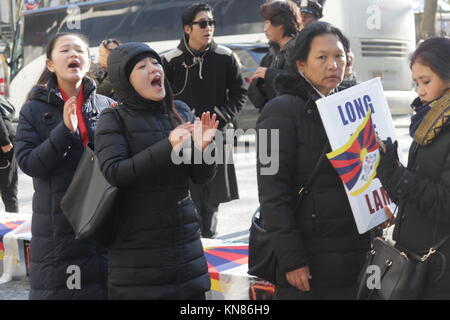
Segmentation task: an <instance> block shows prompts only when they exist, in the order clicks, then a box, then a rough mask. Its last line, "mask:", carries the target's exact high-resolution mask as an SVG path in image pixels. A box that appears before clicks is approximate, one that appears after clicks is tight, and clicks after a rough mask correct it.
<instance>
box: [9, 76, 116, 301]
mask: <svg viewBox="0 0 450 320" xmlns="http://www.w3.org/2000/svg"><path fill="white" fill-rule="evenodd" d="M83 85H84V96H85V99H86V100H85V104H84V105H83V115H84V118H85V121H86V126H87V128H88V131H89V141H91V142H93V140H94V130H95V126H96V123H97V120H98V117H99V115H100V112H101V111H102V110H103V109H104V108H107V107H108V106H109V104H110V102H111V101H112V100H110V99H108V98H106V97H104V96H101V95H97V94H96V93H95V83H94V81H93V80H91V79H89V78H84V79H83ZM63 107H64V101H63V100H62V98H61V95H60V93H59V92H58V89H57V85H56V79H55V78H52V79H51V80H50V81H49V83H48V85H47V88H44V87H37V88H36V89H35V91H34V93H33V95H32V96H31V99H30V101H29V102H27V103H26V104H25V105H24V106H23V107H22V110H21V112H20V116H19V124H18V126H17V136H16V138H17V142H16V146H15V149H16V156H17V161H18V163H19V167H20V168H21V169H22V171H23V172H24V173H25V174H27V175H29V176H31V177H32V178H33V185H34V196H33V217H32V228H31V232H32V235H33V238H32V240H31V252H30V255H31V269H30V286H31V291H30V299H89V300H91V299H106V298H107V291H106V283H107V279H106V277H107V261H106V255H105V254H104V249H99V248H96V247H95V246H93V245H90V244H86V243H82V242H79V241H76V240H75V238H74V237H75V235H74V233H73V230H72V227H71V226H70V224H69V222H68V221H67V219H66V218H65V216H64V214H63V213H62V211H61V207H60V202H61V199H62V197H63V196H64V193H65V191H66V189H67V187H68V186H69V184H70V182H71V180H72V177H73V174H74V173H75V170H76V168H77V165H78V162H79V160H80V157H81V154H82V152H83V146H82V143H81V139H80V137H79V135H74V134H72V133H71V132H70V131H69V129H68V128H67V127H66V126H65V125H64V122H63ZM69 266H78V267H80V271H81V272H80V274H81V289H73V290H69V289H68V287H67V280H68V278H69V277H70V276H71V275H73V274H74V273H70V272H69V273H68V270H69V271H70V269H68V267H69Z"/></svg>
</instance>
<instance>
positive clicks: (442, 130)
mask: <svg viewBox="0 0 450 320" xmlns="http://www.w3.org/2000/svg"><path fill="white" fill-rule="evenodd" d="M438 108H439V109H440V111H445V113H443V114H442V115H441V116H439V117H438V118H436V119H437V120H436V121H433V126H430V127H429V128H428V129H429V133H430V134H429V136H430V137H431V136H432V137H431V138H430V139H431V140H430V142H429V143H428V144H426V145H419V144H418V143H417V142H416V141H413V143H412V144H411V148H410V150H409V159H408V168H404V167H402V166H400V167H397V168H395V169H394V170H392V171H390V172H389V174H388V175H387V177H386V179H383V180H381V181H382V183H383V186H384V187H385V189H386V190H387V192H388V193H389V196H390V197H392V199H395V201H396V202H397V204H398V206H399V210H398V214H397V219H396V225H395V229H394V234H393V238H394V240H396V241H397V243H398V245H399V246H401V247H404V248H407V249H409V250H412V251H413V252H417V253H421V254H425V253H426V252H428V249H429V248H430V247H431V246H433V245H434V244H436V243H437V242H439V241H440V240H441V239H443V238H444V237H445V236H447V235H450V122H449V121H448V119H449V115H450V111H448V110H449V108H450V93H447V96H446V97H443V98H441V104H440V107H438V106H437V105H434V106H433V107H432V109H431V111H429V114H430V113H432V111H439V110H438ZM429 114H427V116H428V115H429ZM425 119H426V118H425ZM422 122H424V121H422ZM421 125H422V123H421ZM417 130H418V131H419V130H420V127H419V129H417ZM435 133H437V134H435ZM383 168H384V166H383V164H380V168H379V169H377V171H379V170H383ZM380 173H381V174H382V176H384V175H383V172H380ZM449 261H450V240H449V241H447V243H445V244H444V246H442V247H441V248H440V249H439V250H438V254H436V255H433V256H431V259H430V263H431V272H430V275H429V279H428V280H427V287H426V288H425V289H424V291H423V295H422V296H421V298H422V299H450V264H449Z"/></svg>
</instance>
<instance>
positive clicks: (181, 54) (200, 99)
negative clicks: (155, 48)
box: [163, 39, 247, 204]
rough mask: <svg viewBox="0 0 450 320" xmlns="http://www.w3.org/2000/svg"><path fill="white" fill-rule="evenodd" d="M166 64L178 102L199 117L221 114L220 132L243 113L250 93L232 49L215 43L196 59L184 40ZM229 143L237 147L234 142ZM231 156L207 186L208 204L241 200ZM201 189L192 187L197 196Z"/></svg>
mask: <svg viewBox="0 0 450 320" xmlns="http://www.w3.org/2000/svg"><path fill="white" fill-rule="evenodd" d="M197 54H198V53H197ZM163 63H164V70H165V72H166V76H167V79H168V80H169V82H170V85H171V86H172V89H173V91H174V92H175V98H176V99H179V100H181V101H183V102H185V103H186V104H187V105H188V106H189V107H190V108H191V109H195V114H196V116H198V117H200V116H201V114H202V112H206V111H210V112H211V114H212V113H217V119H218V120H219V122H220V124H219V128H223V127H224V126H225V125H226V124H229V123H231V122H232V121H233V120H234V118H235V117H236V116H237V115H238V114H239V112H240V111H241V109H242V107H243V105H244V103H245V101H246V96H245V95H246V92H247V91H246V89H245V84H244V80H243V78H242V74H241V70H240V63H239V61H238V60H237V58H236V56H235V54H234V53H233V52H232V51H231V50H230V49H229V48H226V47H224V46H220V45H217V44H216V43H214V42H212V43H211V45H210V48H209V50H207V51H206V52H204V53H202V54H201V55H200V56H195V53H194V52H193V51H192V50H191V49H189V48H187V47H186V43H185V41H184V39H182V40H181V41H180V44H179V45H178V47H177V48H176V49H173V50H171V51H169V52H168V53H166V54H165V55H164V56H163ZM185 66H189V68H186V67H185ZM215 107H217V108H215ZM227 143H228V144H230V143H231V144H233V143H234V141H227ZM228 146H230V145H228ZM218 147H220V146H218ZM231 147H232V145H231ZM230 153H232V150H230V149H229V148H228V151H225V149H224V151H222V154H224V157H223V159H225V160H226V161H227V162H225V161H222V162H221V163H220V164H218V166H217V174H216V176H215V178H214V179H213V180H212V181H211V182H210V183H208V184H207V185H206V186H204V188H205V189H206V193H207V194H209V198H208V203H211V204H219V203H225V202H228V201H231V200H235V199H239V192H238V184H237V178H236V171H235V167H234V164H233V163H229V162H230V161H229V160H227V159H230V158H231V157H232V156H233V155H232V154H230ZM224 163H226V164H224ZM198 189H203V188H202V187H200V186H195V185H192V190H193V191H192V192H193V194H194V193H195V194H197V193H199V194H203V193H201V192H199V190H198Z"/></svg>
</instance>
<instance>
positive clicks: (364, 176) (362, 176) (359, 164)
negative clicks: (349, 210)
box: [327, 110, 380, 196]
mask: <svg viewBox="0 0 450 320" xmlns="http://www.w3.org/2000/svg"><path fill="white" fill-rule="evenodd" d="M327 157H328V159H329V160H330V162H331V164H332V165H333V167H334V168H335V169H336V171H337V173H338V174H339V176H340V177H341V179H342V181H343V182H344V184H345V186H346V187H347V189H348V191H349V193H350V195H352V196H356V195H358V194H360V193H361V192H363V191H364V190H365V189H367V187H368V186H369V185H370V183H371V182H372V180H373V179H374V178H375V176H376V169H377V167H378V163H379V162H380V154H379V151H378V146H377V142H376V139H375V130H374V128H373V124H372V118H371V112H370V110H369V112H368V113H367V115H366V116H365V118H364V120H363V122H362V123H361V125H360V126H359V127H358V128H357V129H356V132H355V133H354V134H353V135H352V136H351V137H350V140H349V141H348V142H347V143H346V144H345V145H343V146H342V147H340V148H339V149H337V150H334V151H332V152H330V153H328V154H327Z"/></svg>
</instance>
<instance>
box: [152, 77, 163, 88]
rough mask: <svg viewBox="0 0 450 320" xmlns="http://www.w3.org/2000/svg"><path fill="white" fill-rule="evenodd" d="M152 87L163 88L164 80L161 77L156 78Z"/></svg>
mask: <svg viewBox="0 0 450 320" xmlns="http://www.w3.org/2000/svg"><path fill="white" fill-rule="evenodd" d="M151 85H152V87H154V88H162V78H161V76H156V77H155V78H154V79H153V80H152V82H151Z"/></svg>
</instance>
